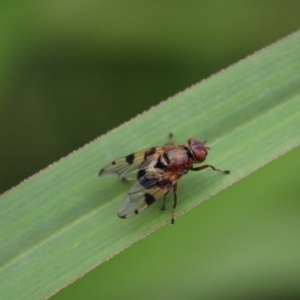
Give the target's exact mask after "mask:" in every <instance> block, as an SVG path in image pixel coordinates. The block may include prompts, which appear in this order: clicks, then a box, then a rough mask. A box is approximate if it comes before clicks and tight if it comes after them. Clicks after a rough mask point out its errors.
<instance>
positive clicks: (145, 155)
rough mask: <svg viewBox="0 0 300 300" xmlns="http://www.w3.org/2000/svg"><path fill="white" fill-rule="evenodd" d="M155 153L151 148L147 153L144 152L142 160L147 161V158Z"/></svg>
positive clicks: (154, 149)
mask: <svg viewBox="0 0 300 300" xmlns="http://www.w3.org/2000/svg"><path fill="white" fill-rule="evenodd" d="M154 153H156V148H155V147H152V148H151V149H150V150H149V151H147V152H145V154H144V160H147V159H148V157H149V156H151V155H153V154H154Z"/></svg>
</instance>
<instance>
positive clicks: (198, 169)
mask: <svg viewBox="0 0 300 300" xmlns="http://www.w3.org/2000/svg"><path fill="white" fill-rule="evenodd" d="M206 168H212V169H213V170H214V171H218V172H221V173H224V174H229V173H230V171H229V170H224V171H223V170H220V169H217V168H215V167H214V166H212V165H204V166H200V167H196V168H194V167H193V166H192V167H191V171H201V170H203V169H206Z"/></svg>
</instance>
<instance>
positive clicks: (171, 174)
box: [99, 134, 229, 224]
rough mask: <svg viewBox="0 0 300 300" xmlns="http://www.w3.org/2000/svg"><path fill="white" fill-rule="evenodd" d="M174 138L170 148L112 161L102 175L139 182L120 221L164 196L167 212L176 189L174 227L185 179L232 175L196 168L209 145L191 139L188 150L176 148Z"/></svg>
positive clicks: (157, 148) (132, 188)
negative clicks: (206, 173) (180, 187)
mask: <svg viewBox="0 0 300 300" xmlns="http://www.w3.org/2000/svg"><path fill="white" fill-rule="evenodd" d="M170 138H171V142H170V143H169V144H166V145H164V146H162V147H153V148H149V149H146V150H142V151H138V152H135V153H132V154H129V155H127V156H125V157H124V158H121V159H118V160H115V161H112V162H111V163H110V164H108V165H107V166H105V167H104V168H103V169H102V170H101V171H100V172H99V176H118V177H120V178H121V179H122V180H135V179H136V180H137V181H136V182H135V183H134V185H133V186H132V187H131V189H130V190H129V192H128V193H127V195H126V198H125V200H124V202H123V204H122V206H121V207H120V209H119V212H118V216H119V217H120V218H130V217H133V216H135V215H137V214H139V213H140V212H141V211H143V210H144V209H145V208H147V207H148V206H149V205H151V204H152V203H153V202H155V201H156V200H157V199H159V198H161V197H162V196H164V201H163V207H162V211H164V210H165V203H166V196H167V194H168V192H169V191H170V190H171V189H172V190H173V194H174V204H173V212H172V218H171V223H172V224H174V219H175V217H174V212H175V207H176V204H177V194H176V190H177V182H178V180H179V179H180V178H181V176H183V175H185V174H187V173H188V172H189V171H200V170H203V169H206V168H211V169H213V170H214V171H219V172H222V173H225V174H229V171H228V170H226V171H222V170H219V169H216V168H215V167H214V166H212V165H202V166H199V167H194V164H197V163H202V162H204V161H205V159H206V157H207V154H208V150H209V149H210V148H209V147H207V146H206V145H205V143H206V142H200V141H198V140H197V139H195V138H190V139H189V140H188V146H186V145H173V135H172V134H170ZM130 174H135V176H136V177H135V178H129V177H128V176H129V175H130Z"/></svg>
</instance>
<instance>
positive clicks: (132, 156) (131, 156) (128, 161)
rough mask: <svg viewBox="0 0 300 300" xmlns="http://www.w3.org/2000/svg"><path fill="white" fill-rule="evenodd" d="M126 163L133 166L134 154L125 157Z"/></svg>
mask: <svg viewBox="0 0 300 300" xmlns="http://www.w3.org/2000/svg"><path fill="white" fill-rule="evenodd" d="M125 160H126V162H127V163H128V164H129V165H131V164H132V163H133V161H134V154H129V155H127V156H126V157H125Z"/></svg>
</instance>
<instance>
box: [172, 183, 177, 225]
mask: <svg viewBox="0 0 300 300" xmlns="http://www.w3.org/2000/svg"><path fill="white" fill-rule="evenodd" d="M176 191H177V183H175V184H174V185H173V194H174V204H173V211H172V218H171V224H172V225H174V222H175V208H176V205H177V194H176Z"/></svg>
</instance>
